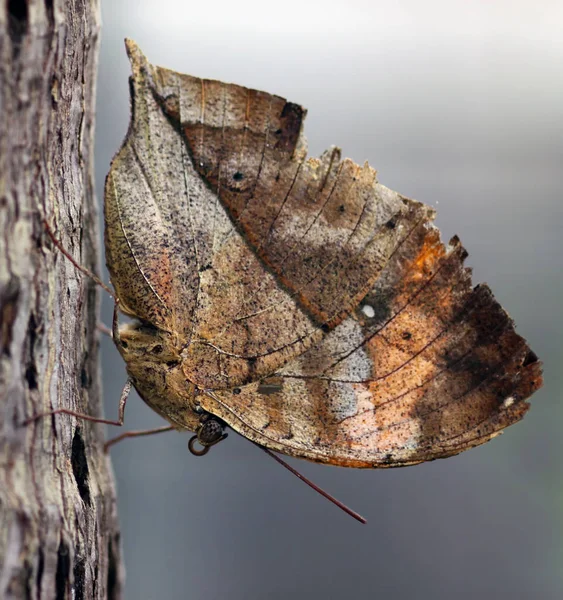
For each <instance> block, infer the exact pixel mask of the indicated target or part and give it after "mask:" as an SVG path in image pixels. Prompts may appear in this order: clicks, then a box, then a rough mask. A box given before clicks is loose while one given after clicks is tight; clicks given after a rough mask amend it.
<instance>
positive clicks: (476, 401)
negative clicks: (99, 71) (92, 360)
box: [105, 40, 542, 468]
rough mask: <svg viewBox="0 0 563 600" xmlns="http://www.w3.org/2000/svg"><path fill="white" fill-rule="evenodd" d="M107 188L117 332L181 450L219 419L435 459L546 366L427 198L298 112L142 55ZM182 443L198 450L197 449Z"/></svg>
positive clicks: (298, 448) (264, 432) (520, 394)
mask: <svg viewBox="0 0 563 600" xmlns="http://www.w3.org/2000/svg"><path fill="white" fill-rule="evenodd" d="M126 46H127V51H128V54H129V57H130V60H131V64H132V72H133V75H132V78H131V85H130V90H131V104H132V117H131V122H130V125H129V130H128V132H127V136H126V138H125V141H124V142H123V145H122V147H121V149H120V150H119V151H118V153H117V154H116V156H115V158H114V159H113V161H112V164H111V168H110V172H109V174H108V177H107V180H106V185H105V246H106V258H107V266H108V269H109V272H110V278H111V282H112V284H113V287H114V289H115V296H116V298H117V304H116V306H117V308H118V309H119V311H120V312H121V313H123V314H125V315H127V316H129V317H131V318H132V320H131V321H130V322H127V323H125V324H122V325H118V323H117V321H118V320H117V310H116V314H115V315H114V338H115V342H116V345H117V347H118V349H119V352H120V354H121V356H122V357H123V359H124V360H125V364H126V368H127V372H128V375H129V378H130V381H131V383H132V385H133V386H134V387H135V388H136V389H137V391H138V393H139V395H140V396H141V398H142V399H143V400H144V401H145V402H146V403H147V404H148V405H149V406H150V407H151V408H153V409H154V410H155V411H156V412H157V413H159V414H160V415H161V416H162V417H164V418H165V419H166V420H167V421H168V422H169V423H170V427H167V428H163V429H170V428H174V429H177V430H189V431H192V432H195V433H196V435H195V436H194V438H192V441H193V442H194V444H192V443H191V444H190V448H191V449H192V451H194V453H196V454H203V453H205V452H206V451H207V450H208V448H209V447H210V446H212V445H214V444H215V443H217V442H218V441H220V440H222V439H224V437H225V433H224V429H225V427H226V426H228V427H230V428H232V429H233V430H234V431H236V432H238V433H239V434H241V435H242V436H244V437H246V438H248V439H249V440H250V441H252V442H254V443H256V444H257V445H259V446H261V447H262V448H265V449H269V450H273V451H276V452H280V453H283V454H286V455H289V456H294V457H298V458H304V459H308V460H312V461H316V462H320V463H326V464H331V465H338V466H345V467H365V468H379V467H399V466H406V465H414V464H417V463H420V462H423V461H429V460H433V459H437V458H445V457H449V456H452V455H455V454H458V453H459V452H462V451H464V450H467V449H469V448H472V447H474V446H478V445H479V444H482V443H484V442H487V441H488V440H490V439H491V438H493V437H495V436H496V435H498V434H499V433H501V432H502V430H503V429H504V428H505V427H507V426H508V425H511V424H513V423H515V422H517V421H519V420H520V419H521V418H522V417H523V415H524V414H525V413H526V411H527V410H528V407H529V405H528V403H527V402H526V399H527V398H528V397H529V396H530V395H531V394H532V393H533V392H534V391H536V390H537V389H538V388H539V387H540V386H541V385H542V376H541V364H540V362H539V361H538V358H537V356H536V355H535V353H534V352H533V351H532V350H530V348H529V347H528V345H527V343H526V341H525V340H524V339H523V338H522V337H521V336H519V335H518V334H517V333H516V332H515V330H514V325H513V322H512V320H511V319H510V317H509V315H508V314H507V313H506V311H505V310H504V309H503V308H502V307H501V306H500V305H499V304H498V302H497V301H496V300H495V298H494V297H493V295H492V293H491V291H490V289H489V288H488V287H487V286H486V285H477V286H475V287H474V286H473V285H472V283H471V272H470V269H468V268H466V267H464V264H463V263H464V260H465V258H466V256H467V252H466V251H465V249H464V248H463V246H462V245H461V243H460V241H459V239H458V238H457V237H454V238H452V239H451V240H450V241H449V243H448V244H444V243H443V242H442V241H441V239H440V234H439V231H438V229H437V228H436V227H435V226H434V225H433V224H432V220H433V218H434V210H433V209H432V208H430V207H429V206H426V205H424V204H422V203H420V202H416V201H414V200H411V199H409V198H406V197H404V196H402V195H401V194H398V193H396V192H394V191H392V190H390V189H388V188H387V187H385V186H383V185H382V184H380V183H379V181H378V179H377V175H376V172H375V170H374V169H372V168H371V167H370V166H369V165H368V164H367V163H366V164H364V165H363V166H359V165H357V164H355V163H354V162H353V161H352V160H350V159H342V157H341V152H340V150H339V149H338V148H336V147H333V148H330V149H329V150H327V151H326V152H325V153H323V154H322V155H321V156H320V157H319V158H308V157H307V143H306V140H305V136H304V134H303V121H304V118H305V114H306V111H305V110H304V109H303V108H302V107H301V106H299V105H298V104H294V103H292V102H288V101H286V100H285V99H283V98H281V97H279V96H275V95H272V94H268V93H265V92H261V91H257V90H253V89H248V88H245V87H242V86H238V85H233V84H226V83H222V82H220V81H213V80H207V79H200V78H197V77H191V76H189V75H184V74H180V73H176V72H174V71H171V70H168V69H165V68H161V67H156V66H153V65H151V64H150V63H149V62H148V61H147V59H146V58H145V57H144V55H143V54H142V53H141V51H140V49H139V48H138V46H137V45H136V44H135V43H134V42H133V41H131V40H127V41H126ZM195 442H199V444H200V445H201V446H202V447H203V449H202V450H200V451H198V450H196V448H195Z"/></svg>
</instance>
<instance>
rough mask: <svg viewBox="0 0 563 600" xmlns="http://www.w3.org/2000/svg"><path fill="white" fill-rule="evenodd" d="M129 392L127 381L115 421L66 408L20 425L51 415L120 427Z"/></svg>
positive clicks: (38, 415)
mask: <svg viewBox="0 0 563 600" xmlns="http://www.w3.org/2000/svg"><path fill="white" fill-rule="evenodd" d="M130 391H131V380H130V379H128V380H127V383H126V384H125V387H124V388H123V391H122V392H121V397H120V398H119V411H118V418H117V420H116V421H113V420H111V419H100V418H99V417H93V416H91V415H85V414H84V413H79V412H76V411H74V410H70V409H68V408H57V409H56V410H50V411H47V412H43V413H39V414H37V415H33V416H31V417H29V418H28V419H26V420H25V421H24V422H23V423H22V425H29V424H30V423H33V421H37V420H38V419H42V418H43V417H50V416H53V415H70V416H71V417H76V418H77V419H82V420H83V421H92V422H94V423H105V424H106V425H116V426H118V427H121V425H123V418H124V415H125V404H126V403H127V398H128V396H129V392H130Z"/></svg>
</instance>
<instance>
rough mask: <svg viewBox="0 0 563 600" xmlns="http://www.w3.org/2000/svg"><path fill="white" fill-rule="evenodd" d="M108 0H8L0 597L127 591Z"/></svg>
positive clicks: (1, 21) (1, 78)
mask: <svg viewBox="0 0 563 600" xmlns="http://www.w3.org/2000/svg"><path fill="white" fill-rule="evenodd" d="M99 29H100V17H99V4H98V0H0V462H1V464H0V598H2V599H12V598H13V599H15V598H26V599H27V598H30V599H39V598H41V599H42V600H46V599H49V598H57V599H59V598H60V599H63V598H71V597H72V598H75V599H76V600H79V599H85V598H88V599H90V598H119V597H120V596H121V581H122V568H121V562H120V545H119V531H118V525H117V516H116V502H115V490H114V485H113V476H112V472H111V466H110V463H109V460H108V459H107V457H106V456H105V455H104V454H103V449H102V442H103V440H102V436H103V430H102V429H101V428H100V426H99V425H96V424H92V423H88V422H81V421H79V420H77V419H76V418H74V417H71V416H68V415H57V416H54V417H46V418H42V419H39V420H36V421H34V422H32V423H31V424H29V425H27V426H22V422H23V421H24V420H25V419H26V418H29V417H30V416H32V415H34V414H38V413H40V412H44V411H49V410H53V409H56V408H68V409H72V410H75V411H79V412H83V413H88V414H92V415H99V413H100V381H99V367H98V359H97V355H98V334H97V330H96V324H97V315H98V290H97V288H96V286H95V285H94V284H93V282H92V281H90V280H88V279H87V278H85V277H84V276H83V275H82V274H81V273H80V272H78V271H77V270H76V269H75V268H74V267H73V265H72V264H70V262H69V261H68V260H66V259H65V257H64V256H63V255H62V254H61V253H60V252H58V251H57V250H56V249H55V248H54V247H53V245H52V243H51V242H50V239H49V238H48V236H47V235H46V232H45V227H44V225H43V222H42V219H43V217H45V218H47V220H48V221H49V222H50V224H51V226H52V228H53V229H54V230H55V231H56V235H57V237H59V238H60V240H61V241H62V244H63V245H64V246H65V247H66V248H67V249H68V250H69V251H70V253H71V254H72V255H73V256H74V257H75V259H76V260H77V262H79V263H81V264H83V265H85V266H87V267H89V268H91V269H92V270H95V271H96V270H97V267H98V243H97V240H98V228H97V223H98V218H97V211H96V205H95V200H94V190H93V164H92V163H93V131H94V96H95V76H96V66H97V56H98V41H99V40H98V36H99Z"/></svg>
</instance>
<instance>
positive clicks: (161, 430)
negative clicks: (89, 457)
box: [104, 425, 174, 452]
mask: <svg viewBox="0 0 563 600" xmlns="http://www.w3.org/2000/svg"><path fill="white" fill-rule="evenodd" d="M173 430H174V427H172V425H164V426H163V427H156V428H155V429H141V430H138V431H127V432H125V433H122V434H121V435H118V436H116V437H114V438H112V439H111V440H108V441H107V442H106V443H105V444H104V452H107V451H108V450H109V448H110V446H113V445H114V444H117V442H121V440H124V439H126V438H133V437H141V436H144V435H152V434H153V433H164V432H165V431H173Z"/></svg>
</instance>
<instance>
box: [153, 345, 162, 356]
mask: <svg viewBox="0 0 563 600" xmlns="http://www.w3.org/2000/svg"><path fill="white" fill-rule="evenodd" d="M162 350H163V348H162V346H161V345H160V344H157V345H156V346H154V347H153V349H152V350H151V352H152V353H153V354H161V353H162Z"/></svg>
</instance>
